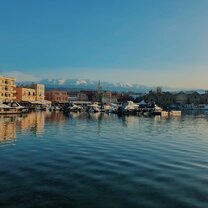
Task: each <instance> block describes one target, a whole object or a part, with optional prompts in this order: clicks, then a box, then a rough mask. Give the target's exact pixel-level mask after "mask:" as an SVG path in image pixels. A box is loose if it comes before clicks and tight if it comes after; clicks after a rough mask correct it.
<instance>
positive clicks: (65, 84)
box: [18, 79, 152, 93]
mask: <svg viewBox="0 0 208 208" xmlns="http://www.w3.org/2000/svg"><path fill="white" fill-rule="evenodd" d="M30 83H31V82H30ZM30 83H29V82H19V83H18V84H24V85H28V84H30ZM38 83H40V84H45V86H46V89H65V90H97V89H98V81H92V80H88V79H66V80H64V79H43V80H40V81H39V82H38ZM101 85H102V88H103V90H111V91H118V92H129V91H132V92H140V93H145V92H148V91H149V90H151V89H152V88H151V87H147V86H143V85H138V84H128V83H124V82H118V83H111V82H105V81H103V82H101Z"/></svg>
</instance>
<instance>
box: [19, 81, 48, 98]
mask: <svg viewBox="0 0 208 208" xmlns="http://www.w3.org/2000/svg"><path fill="white" fill-rule="evenodd" d="M16 91H17V94H16V101H19V102H20V101H24V102H34V101H40V102H41V101H44V98H45V86H44V85H42V84H32V85H31V86H29V87H17V88H16Z"/></svg>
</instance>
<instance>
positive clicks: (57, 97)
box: [45, 90, 69, 104]
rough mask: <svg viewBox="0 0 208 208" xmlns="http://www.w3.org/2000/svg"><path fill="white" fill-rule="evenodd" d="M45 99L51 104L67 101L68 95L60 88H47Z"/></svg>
mask: <svg viewBox="0 0 208 208" xmlns="http://www.w3.org/2000/svg"><path fill="white" fill-rule="evenodd" d="M45 95H46V100H49V101H51V102H52V104H55V103H60V104H61V103H62V104H63V103H68V102H69V96H68V94H67V92H66V91H61V90H49V91H46V94H45Z"/></svg>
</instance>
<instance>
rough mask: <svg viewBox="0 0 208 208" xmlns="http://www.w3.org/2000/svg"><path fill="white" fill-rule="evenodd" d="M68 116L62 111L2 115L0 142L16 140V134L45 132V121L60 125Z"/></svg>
mask: <svg viewBox="0 0 208 208" xmlns="http://www.w3.org/2000/svg"><path fill="white" fill-rule="evenodd" d="M67 119H68V118H67V117H66V116H65V115H64V114H63V113H61V112H33V113H29V114H24V115H1V116H0V143H2V142H6V141H15V138H16V134H17V133H21V134H24V133H25V132H28V131H29V132H32V133H33V134H35V135H41V134H43V133H44V129H45V122H54V123H56V124H58V125H60V126H62V125H63V123H65V122H66V120H67Z"/></svg>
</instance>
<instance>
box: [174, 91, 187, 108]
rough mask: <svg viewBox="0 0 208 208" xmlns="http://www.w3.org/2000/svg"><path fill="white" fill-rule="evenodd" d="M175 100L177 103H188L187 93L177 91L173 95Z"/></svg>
mask: <svg viewBox="0 0 208 208" xmlns="http://www.w3.org/2000/svg"><path fill="white" fill-rule="evenodd" d="M175 102H176V103H177V104H179V105H184V104H187V103H188V95H187V94H186V93H184V92H179V93H177V94H176V95H175Z"/></svg>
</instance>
